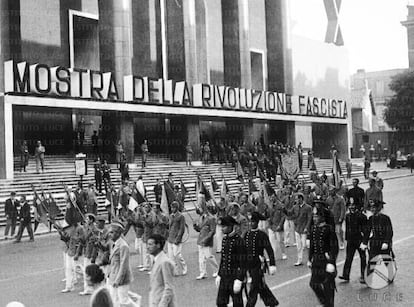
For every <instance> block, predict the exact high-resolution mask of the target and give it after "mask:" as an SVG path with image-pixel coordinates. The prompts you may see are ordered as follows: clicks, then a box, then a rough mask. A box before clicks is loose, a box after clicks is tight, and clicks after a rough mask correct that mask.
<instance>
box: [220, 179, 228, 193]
mask: <svg viewBox="0 0 414 307" xmlns="http://www.w3.org/2000/svg"><path fill="white" fill-rule="evenodd" d="M227 193H229V187H228V186H227V183H226V180H225V179H224V175H223V176H222V178H221V188H220V197H222V198H225V199H227Z"/></svg>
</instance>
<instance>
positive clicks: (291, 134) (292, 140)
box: [286, 122, 296, 145]
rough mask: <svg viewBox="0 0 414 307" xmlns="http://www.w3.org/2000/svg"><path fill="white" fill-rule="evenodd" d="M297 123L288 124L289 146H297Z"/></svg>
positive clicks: (287, 136)
mask: <svg viewBox="0 0 414 307" xmlns="http://www.w3.org/2000/svg"><path fill="white" fill-rule="evenodd" d="M295 137H296V135H295V123H294V122H286V142H287V143H288V144H289V145H295V144H296V139H295Z"/></svg>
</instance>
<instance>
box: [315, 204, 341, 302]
mask: <svg viewBox="0 0 414 307" xmlns="http://www.w3.org/2000/svg"><path fill="white" fill-rule="evenodd" d="M329 216H330V213H329V210H327V209H325V208H323V207H322V206H317V207H314V208H313V215H312V217H313V222H314V223H313V225H312V227H311V231H310V246H309V257H308V259H309V260H308V267H309V268H311V269H312V275H311V280H310V283H309V285H310V287H311V288H312V290H313V291H314V292H315V294H316V296H317V298H318V299H319V301H320V303H321V304H322V305H323V306H334V295H335V289H336V287H335V276H336V257H337V255H338V242H337V237H336V234H335V230H334V228H333V227H332V225H330V224H328V223H327V219H329Z"/></svg>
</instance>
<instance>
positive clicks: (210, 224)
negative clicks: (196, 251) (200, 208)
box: [194, 214, 216, 247]
mask: <svg viewBox="0 0 414 307" xmlns="http://www.w3.org/2000/svg"><path fill="white" fill-rule="evenodd" d="M194 229H195V230H196V231H197V232H199V233H200V234H199V235H198V239H197V245H200V246H210V247H212V246H213V241H214V240H213V239H214V234H215V233H216V219H215V218H214V217H213V216H212V215H211V214H203V215H201V216H200V219H199V221H198V223H197V224H196V225H194Z"/></svg>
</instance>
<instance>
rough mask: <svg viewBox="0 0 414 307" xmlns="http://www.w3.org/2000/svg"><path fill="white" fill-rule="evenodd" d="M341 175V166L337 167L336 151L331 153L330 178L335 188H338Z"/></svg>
mask: <svg viewBox="0 0 414 307" xmlns="http://www.w3.org/2000/svg"><path fill="white" fill-rule="evenodd" d="M341 175H342V170H341V166H340V165H339V160H338V152H337V151H336V150H333V151H332V177H333V181H334V182H333V184H334V185H335V187H336V188H339V187H340V186H339V181H340V176H341Z"/></svg>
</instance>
